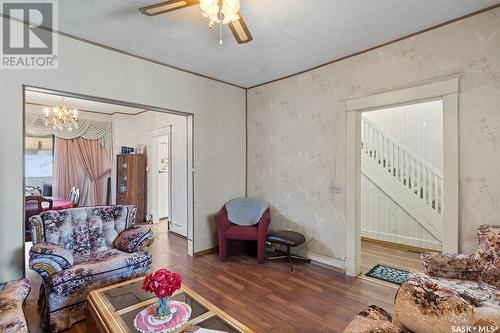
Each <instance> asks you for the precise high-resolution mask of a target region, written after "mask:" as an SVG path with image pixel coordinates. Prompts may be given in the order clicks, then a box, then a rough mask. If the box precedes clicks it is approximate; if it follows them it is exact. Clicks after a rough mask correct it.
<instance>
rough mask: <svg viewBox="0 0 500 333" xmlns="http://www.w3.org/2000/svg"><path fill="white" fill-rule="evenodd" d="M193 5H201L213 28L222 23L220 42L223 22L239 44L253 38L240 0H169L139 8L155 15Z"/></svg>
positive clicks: (143, 11) (144, 12)
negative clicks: (243, 14) (244, 18)
mask: <svg viewBox="0 0 500 333" xmlns="http://www.w3.org/2000/svg"><path fill="white" fill-rule="evenodd" d="M193 5H199V6H200V9H201V11H202V13H203V16H205V17H207V18H208V19H209V24H208V27H209V28H212V27H213V26H214V24H216V23H218V24H219V25H220V26H219V28H220V30H219V32H220V40H219V42H220V44H222V25H223V24H227V25H229V29H231V32H232V33H233V35H234V38H235V39H236V41H237V42H238V43H239V44H245V43H248V42H250V41H252V40H253V37H252V34H251V33H250V30H248V27H247V25H246V24H245V21H244V20H243V17H242V16H241V13H240V0H167V1H164V2H160V3H157V4H154V5H150V6H146V7H142V8H139V10H140V11H141V13H143V14H145V15H148V16H154V15H159V14H163V13H167V12H172V11H174V10H177V9H182V8H185V7H189V6H193Z"/></svg>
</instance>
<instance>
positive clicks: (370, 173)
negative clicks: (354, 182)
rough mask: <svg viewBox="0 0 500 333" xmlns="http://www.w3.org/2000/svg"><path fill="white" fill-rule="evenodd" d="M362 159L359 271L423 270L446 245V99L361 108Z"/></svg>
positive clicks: (377, 272) (376, 274) (376, 273)
mask: <svg viewBox="0 0 500 333" xmlns="http://www.w3.org/2000/svg"><path fill="white" fill-rule="evenodd" d="M360 161H361V169H360V175H359V177H360V179H361V184H360V185H361V186H360V199H361V200H360V206H359V208H360V220H361V272H362V273H363V274H366V273H368V272H369V271H372V274H373V273H374V274H375V276H378V275H380V274H382V275H383V274H385V273H384V272H387V274H389V272H391V273H394V272H393V271H391V270H389V269H388V268H385V267H390V268H397V269H400V270H404V271H422V265H421V264H420V259H419V253H421V252H426V251H439V252H440V251H442V245H443V243H442V241H443V237H442V233H443V218H442V217H443V216H442V206H443V202H442V198H443V102H442V99H437V100H432V101H425V102H418V103H412V104H406V105H399V106H392V107H387V108H381V109H376V110H367V111H365V112H363V113H362V114H361V149H360ZM377 265H378V266H377Z"/></svg>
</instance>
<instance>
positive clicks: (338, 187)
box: [330, 183, 342, 194]
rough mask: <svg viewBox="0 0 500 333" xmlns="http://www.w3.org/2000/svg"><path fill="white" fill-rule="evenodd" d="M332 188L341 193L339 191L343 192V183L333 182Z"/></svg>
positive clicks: (336, 192) (334, 191)
mask: <svg viewBox="0 0 500 333" xmlns="http://www.w3.org/2000/svg"><path fill="white" fill-rule="evenodd" d="M330 190H331V192H332V193H334V194H339V193H341V192H342V185H340V184H335V183H332V186H331V188H330Z"/></svg>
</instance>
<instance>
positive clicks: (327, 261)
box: [307, 252, 345, 271]
mask: <svg viewBox="0 0 500 333" xmlns="http://www.w3.org/2000/svg"><path fill="white" fill-rule="evenodd" d="M307 257H308V258H309V259H311V260H312V261H316V262H318V263H320V264H324V265H328V266H331V267H335V268H340V269H341V270H343V271H345V261H344V260H342V259H338V258H333V257H327V256H324V255H322V254H318V253H314V252H307Z"/></svg>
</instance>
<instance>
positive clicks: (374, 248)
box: [361, 240, 423, 274]
mask: <svg viewBox="0 0 500 333" xmlns="http://www.w3.org/2000/svg"><path fill="white" fill-rule="evenodd" d="M376 264H383V265H387V266H391V267H395V268H401V269H405V270H409V271H413V272H422V271H423V270H422V263H421V261H420V253H418V252H415V251H410V250H407V249H401V248H397V247H391V246H389V245H386V244H379V243H375V242H372V241H367V240H362V241H361V272H362V273H363V274H364V273H367V272H368V271H369V270H370V269H372V268H373V266H375V265H376Z"/></svg>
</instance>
